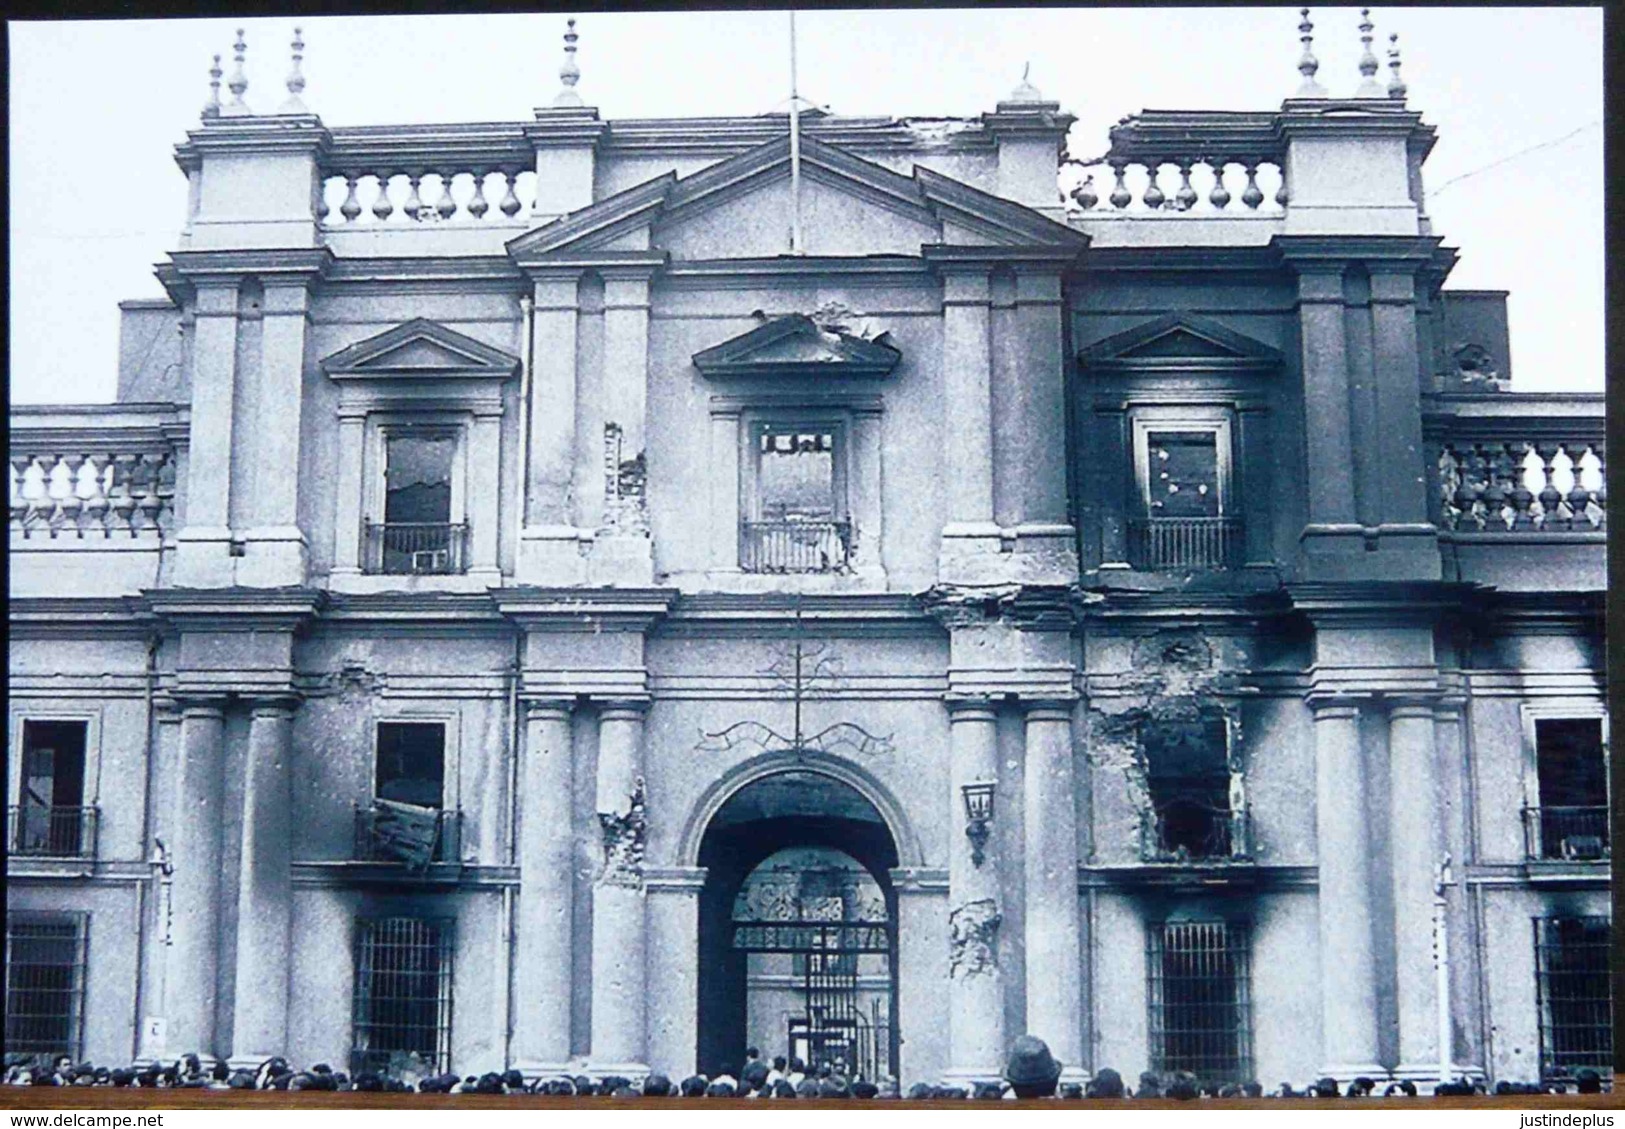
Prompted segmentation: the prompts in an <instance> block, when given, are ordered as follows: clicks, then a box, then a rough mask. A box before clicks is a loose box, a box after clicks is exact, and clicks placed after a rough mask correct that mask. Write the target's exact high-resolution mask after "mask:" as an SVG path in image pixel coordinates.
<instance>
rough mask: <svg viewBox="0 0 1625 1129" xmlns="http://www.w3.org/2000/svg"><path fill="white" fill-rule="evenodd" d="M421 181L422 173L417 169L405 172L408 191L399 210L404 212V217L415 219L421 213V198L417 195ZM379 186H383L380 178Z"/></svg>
mask: <svg viewBox="0 0 1625 1129" xmlns="http://www.w3.org/2000/svg"><path fill="white" fill-rule="evenodd" d="M422 182H423V174H422V173H420V172H418V171H417V170H415V169H414V170H413V171H412V172H409V173H407V174H406V183H407V187H408V191H407V194H406V202H405V203H404V204H402V205H401V212H402V213H403V214H405V216H406V218H407V219H409V220H414V221H415V220H417V219H418V218H419V217H420V216H422V214H423V199H422V197H420V196H419V195H418V185H419V184H421V183H422ZM379 187H380V188H382V187H383V180H382V179H381V178H380V180H379Z"/></svg>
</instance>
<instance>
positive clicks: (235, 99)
mask: <svg viewBox="0 0 1625 1129" xmlns="http://www.w3.org/2000/svg"><path fill="white" fill-rule="evenodd" d="M231 47H232V61H233V65H232V68H231V81H230V82H229V83H227V84H226V85H227V87H228V88H229V89H230V90H231V101H230V102H228V103H226V105H225V107H224V108H223V109H221V111H220V114H221V116H222V117H244V116H246V115H249V114H252V113H253V112H254V111H253V110H251V109H249V108H248V103H247V102H245V101H243V95H244V94H245V93H247V92H248V74H247V72H246V71H244V70H243V57H244V55H245V54H246V53H247V51H248V44H247V42H245V41H244V39H243V29H242V28H238V29H237V42H235V43H233V44H232V45H231Z"/></svg>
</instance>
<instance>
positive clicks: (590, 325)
mask: <svg viewBox="0 0 1625 1129" xmlns="http://www.w3.org/2000/svg"><path fill="white" fill-rule="evenodd" d="M1306 37H1307V32H1306ZM1366 38H1367V40H1369V38H1370V36H1369V32H1368V33H1367V36H1366ZM299 49H300V48H299V46H298V45H297V44H296V48H295V50H296V52H297V51H298V50H299ZM574 50H575V38H574V32H573V30H572V32H571V35H570V36H569V37H568V51H569V52H571V54H569V55H567V56H566V58H567V62H566V66H565V68H564V70H563V72H562V74H563V77H564V86H563V89H562V90H561V92H560V94H559V96H558V97H557V99H556V100H555V101H554V103H553V104H552V105H550V106H547V107H545V108H541V109H537V110H536V111H535V112H534V114H533V116H531V117H529V118H526V119H524V120H518V121H510V122H501V123H482V124H467V125H432V126H411V125H407V126H365V127H345V128H336V127H334V128H330V127H327V126H325V125H323V123H322V121H321V119H320V118H319V117H318V116H317V115H316V114H314V113H313V112H311V111H310V110H309V109H308V108H307V107H306V106H305V104H304V101H303V100H302V95H301V90H302V87H303V85H304V84H303V80H302V79H300V78H298V75H297V60H296V64H295V74H294V77H293V78H291V79H290V80H289V83H288V87H289V89H288V97H287V100H286V101H285V102H283V103H282V104H281V106H280V108H279V109H278V110H277V111H276V112H274V113H273V112H262V111H261V110H251V109H250V107H249V105H248V102H247V101H246V99H245V88H246V85H247V83H246V80H245V79H244V78H243V76H242V69H241V55H242V45H241V42H240V41H239V44H238V56H239V58H238V64H237V69H236V73H234V74H233V75H232V77H231V79H230V80H229V81H228V83H227V86H228V94H227V95H226V96H224V97H222V96H221V95H219V92H218V87H219V75H220V71H219V70H218V68H217V69H216V72H215V84H214V85H215V89H216V95H215V97H213V98H212V99H211V101H210V103H209V105H208V106H207V107H206V108H205V110H204V113H203V118H202V121H201V124H200V125H199V127H198V128H196V129H194V130H192V131H190V132H188V133H187V135H186V139H185V141H184V142H182V143H181V144H180V145H179V146H177V148H176V151H175V158H176V161H177V163H178V165H179V166H180V168H181V170H182V172H183V173H184V175H185V178H186V184H187V193H188V195H187V211H186V216H187V218H186V223H185V226H184V228H183V229H182V231H181V234H180V236H179V239H178V242H177V243H176V244H175V246H174V248H173V249H172V250H171V251H170V252H169V253H168V255H167V257H166V259H165V261H164V262H163V263H162V264H161V265H159V266H158V268H157V274H158V277H159V279H160V280H161V281H162V283H163V286H164V288H165V290H166V291H167V293H168V298H167V299H164V300H157V301H152V300H142V301H132V302H127V303H124V304H123V306H122V311H123V323H122V339H121V348H120V353H121V355H120V368H119V380H118V399H117V402H116V403H112V404H97V405H84V404H80V405H56V406H41V407H36V406H16V407H13V408H12V409H11V423H12V428H11V433H10V468H11V519H10V530H11V531H10V566H11V581H10V595H11V605H10V628H11V646H10V659H9V661H10V690H11V696H10V705H9V730H8V733H9V741H10V746H9V750H10V756H9V758H8V763H9V765H10V769H9V779H8V781H7V787H8V790H9V791H8V820H7V826H8V832H7V845H8V847H9V856H8V861H7V877H8V883H7V886H8V892H7V905H8V910H9V913H8V918H7V942H6V961H7V1002H8V1007H7V1031H6V1043H7V1049H8V1051H14V1052H15V1051H39V1052H42V1053H44V1052H56V1051H65V1052H66V1053H69V1054H72V1055H75V1056H83V1057H86V1058H90V1059H93V1060H95V1061H97V1062H108V1063H111V1062H116V1061H127V1060H128V1059H129V1058H130V1057H131V1056H135V1057H138V1058H157V1057H169V1058H172V1057H174V1056H176V1055H178V1054H180V1053H183V1052H186V1051H189V1050H197V1051H200V1052H203V1053H204V1054H212V1055H216V1056H219V1057H222V1058H229V1059H231V1060H233V1061H251V1062H258V1061H259V1060H261V1059H263V1058H264V1057H266V1056H269V1055H272V1054H282V1055H285V1056H288V1057H289V1058H290V1059H292V1060H295V1061H297V1062H301V1063H310V1062H316V1061H323V1060H325V1061H328V1062H330V1063H333V1064H334V1065H335V1067H337V1068H341V1069H343V1068H349V1069H361V1068H366V1067H377V1068H385V1069H396V1070H405V1069H412V1070H428V1069H447V1068H451V1069H455V1070H457V1071H459V1072H460V1073H468V1072H480V1071H485V1070H489V1069H503V1068H504V1067H507V1066H515V1067H519V1068H521V1069H523V1070H525V1071H527V1072H529V1073H533V1074H534V1073H550V1072H556V1071H558V1070H560V1069H563V1068H566V1067H568V1068H569V1069H571V1070H572V1071H579V1070H582V1069H585V1070H588V1071H591V1072H599V1073H602V1072H610V1071H613V1072H620V1073H636V1072H639V1071H646V1070H649V1069H657V1070H661V1071H664V1072H666V1073H668V1074H671V1075H673V1076H679V1077H680V1076H681V1075H683V1074H686V1073H688V1072H690V1071H692V1070H694V1069H696V1068H698V1069H702V1070H706V1071H715V1070H716V1069H717V1068H718V1067H719V1066H721V1065H722V1064H726V1063H732V1064H733V1065H734V1066H735V1067H737V1066H738V1065H739V1061H740V1056H741V1054H742V1051H743V1048H744V1047H745V1046H746V1045H747V1044H755V1045H758V1046H760V1047H761V1048H762V1050H763V1052H764V1054H766V1055H768V1056H771V1055H773V1054H775V1053H782V1052H784V1051H786V1050H789V1051H792V1052H793V1053H798V1054H800V1055H802V1056H803V1057H805V1058H807V1059H809V1060H810V1061H811V1060H817V1059H829V1060H831V1061H837V1062H844V1063H845V1065H846V1068H847V1069H848V1070H851V1071H861V1072H862V1073H864V1074H865V1075H867V1076H869V1077H872V1078H880V1077H885V1076H892V1077H896V1078H898V1079H900V1080H901V1082H902V1084H903V1085H905V1086H906V1085H908V1084H910V1083H912V1082H915V1081H921V1080H926V1081H934V1080H937V1079H940V1078H944V1077H946V1078H979V1077H992V1076H995V1075H996V1074H997V1073H998V1070H999V1068H1000V1064H1001V1063H1002V1060H1003V1054H1004V1048H1005V1047H1006V1046H1007V1045H1008V1043H1009V1041H1010V1040H1011V1039H1013V1038H1015V1037H1016V1036H1017V1035H1019V1034H1021V1033H1023V1032H1032V1033H1034V1034H1037V1035H1039V1036H1041V1037H1042V1038H1044V1039H1045V1040H1047V1041H1048V1043H1049V1045H1050V1046H1051V1047H1052V1048H1053V1049H1054V1052H1055V1054H1056V1056H1057V1057H1058V1058H1059V1059H1060V1060H1062V1062H1063V1063H1064V1064H1065V1067H1066V1071H1067V1075H1068V1076H1069V1077H1079V1076H1087V1075H1088V1074H1089V1073H1090V1072H1092V1071H1095V1070H1098V1069H1100V1068H1103V1067H1106V1066H1113V1067H1116V1068H1117V1069H1118V1070H1120V1071H1122V1072H1124V1073H1125V1074H1126V1075H1128V1076H1129V1077H1130V1078H1131V1079H1132V1077H1133V1076H1134V1074H1135V1073H1137V1072H1138V1071H1140V1070H1143V1069H1153V1070H1176V1069H1188V1070H1192V1071H1195V1072H1197V1073H1198V1074H1200V1075H1202V1076H1203V1077H1207V1078H1217V1079H1243V1078H1249V1077H1252V1078H1257V1079H1260V1080H1261V1081H1263V1082H1264V1083H1265V1085H1267V1086H1273V1085H1274V1084H1275V1083H1276V1082H1277V1081H1278V1080H1280V1079H1291V1080H1293V1081H1294V1082H1295V1083H1301V1082H1303V1081H1304V1080H1305V1079H1309V1078H1313V1077H1315V1076H1318V1075H1321V1074H1332V1075H1334V1076H1337V1077H1338V1078H1340V1079H1344V1080H1346V1079H1348V1078H1350V1077H1352V1076H1355V1075H1359V1074H1366V1075H1371V1076H1373V1077H1375V1078H1378V1079H1386V1078H1390V1077H1399V1078H1411V1079H1415V1080H1419V1081H1423V1082H1431V1080H1434V1079H1437V1078H1438V1076H1439V1074H1440V1073H1441V1069H1442V1068H1441V1065H1440V1064H1441V1060H1442V1061H1443V1062H1445V1063H1447V1064H1449V1070H1450V1071H1451V1072H1452V1073H1467V1074H1480V1075H1483V1076H1486V1077H1487V1078H1489V1079H1491V1080H1499V1079H1514V1080H1527V1079H1534V1078H1538V1077H1540V1076H1542V1075H1546V1076H1553V1075H1557V1076H1561V1075H1567V1074H1571V1073H1572V1072H1573V1071H1574V1070H1577V1069H1579V1068H1581V1067H1583V1066H1596V1067H1599V1068H1601V1069H1603V1070H1604V1071H1605V1072H1606V1070H1607V1067H1608V1063H1609V1061H1610V1054H1611V1051H1610V1047H1611V1025H1610V1020H1609V1011H1608V973H1607V967H1608V966H1607V951H1608V944H1609V904H1610V903H1609V877H1608V875H1609V869H1608V867H1609V864H1608V857H1609V833H1608V819H1607V805H1608V792H1607V780H1606V776H1607V774H1606V756H1607V753H1606V747H1607V746H1606V740H1607V724H1606V710H1605V704H1604V703H1605V693H1604V691H1605V684H1604V667H1603V596H1604V556H1605V551H1604V540H1605V533H1604V529H1605V521H1604V506H1605V494H1604V488H1603V485H1602V471H1603V464H1604V461H1605V450H1604V437H1603V424H1604V419H1603V404H1602V398H1601V396H1599V395H1579V394H1575V395H1559V394H1544V393H1543V394H1538V395H1535V394H1518V393H1513V392H1510V391H1507V390H1505V389H1504V387H1503V386H1504V384H1505V382H1506V381H1507V380H1508V379H1509V378H1510V375H1511V370H1510V357H1509V348H1508V341H1507V331H1506V317H1505V293H1504V292H1499V291H1494V292H1491V291H1452V290H1450V289H1448V288H1446V287H1445V282H1446V279H1447V277H1448V275H1449V274H1450V271H1451V267H1452V265H1453V262H1454V260H1455V253H1454V251H1453V250H1452V249H1451V248H1450V247H1449V246H1448V245H1447V244H1446V243H1445V242H1444V240H1443V239H1442V238H1441V237H1440V236H1439V235H1436V234H1434V233H1433V231H1432V226H1431V223H1430V221H1429V218H1428V216H1427V214H1426V209H1425V207H1424V200H1425V197H1424V196H1423V192H1422V167H1423V163H1424V161H1425V160H1426V158H1427V156H1428V152H1429V150H1430V149H1431V147H1432V145H1433V143H1434V136H1435V135H1434V130H1433V128H1432V127H1431V126H1430V125H1428V124H1425V123H1424V122H1423V120H1422V117H1421V115H1420V114H1419V113H1418V112H1416V111H1415V110H1413V109H1411V108H1410V107H1409V106H1408V105H1407V103H1406V99H1405V92H1404V87H1403V83H1402V81H1401V80H1400V77H1399V68H1398V58H1397V52H1396V53H1393V62H1392V78H1390V79H1386V80H1384V81H1383V82H1379V81H1378V79H1377V77H1376V72H1377V70H1378V66H1377V61H1376V58H1375V57H1374V56H1373V55H1372V54H1371V52H1370V50H1369V42H1368V43H1367V52H1366V56H1365V65H1364V66H1362V71H1363V72H1364V73H1363V75H1362V76H1361V77H1362V81H1361V84H1360V86H1359V88H1358V89H1357V90H1355V91H1354V92H1353V94H1352V96H1343V95H1342V94H1338V95H1337V96H1333V95H1330V94H1328V93H1327V91H1326V90H1325V89H1324V88H1323V87H1321V86H1320V84H1319V82H1318V81H1317V79H1316V75H1315V65H1314V62H1313V59H1312V58H1310V57H1307V52H1306V59H1305V62H1304V64H1303V66H1302V67H1301V68H1300V69H1302V70H1303V72H1304V86H1303V88H1302V89H1300V90H1299V91H1298V93H1297V95H1296V96H1294V97H1292V98H1289V99H1287V100H1286V101H1284V102H1283V103H1282V104H1281V105H1280V107H1279V108H1278V109H1267V110H1262V111H1259V112H1210V111H1146V112H1143V113H1140V114H1137V115H1132V116H1130V117H1127V118H1124V119H1123V120H1122V122H1121V123H1120V124H1118V125H1117V126H1115V127H1114V128H1113V129H1112V130H1111V131H1110V138H1109V147H1108V148H1107V150H1106V152H1105V154H1104V156H1103V157H1101V158H1099V159H1098V161H1097V162H1096V163H1095V164H1093V165H1086V164H1085V163H1084V162H1082V161H1073V160H1071V159H1070V158H1068V157H1066V155H1065V154H1066V150H1065V144H1066V138H1067V132H1068V128H1069V126H1070V125H1071V123H1072V121H1073V118H1072V117H1071V116H1070V115H1068V114H1067V113H1065V112H1064V111H1063V109H1062V108H1061V106H1060V105H1059V104H1057V103H1055V102H1051V101H1046V100H1045V99H1044V97H1043V95H1042V94H1041V93H1040V92H1039V91H1038V90H1037V89H1035V88H1034V87H1033V86H1032V85H1030V84H1029V83H1028V82H1027V81H1026V80H1023V82H1022V84H1021V86H1020V87H1018V88H1017V89H1016V90H1015V91H1014V92H1013V93H1012V94H1011V95H1010V96H1009V97H1008V98H1007V99H1005V100H1003V101H1000V102H998V103H997V105H996V106H995V108H994V109H992V110H991V111H990V112H987V113H984V114H982V115H980V116H979V117H975V118H969V119H954V120H949V119H919V118H914V119H887V118H854V117H838V116H831V115H828V114H825V113H821V112H818V111H815V110H808V111H803V112H800V113H799V114H798V115H797V117H798V121H797V123H796V127H795V130H794V136H793V137H792V127H791V123H790V120H789V118H788V116H787V115H785V114H778V115H769V116H763V117H751V118H705V119H689V120H669V119H652V120H651V119H646V120H626V121H609V120H604V119H602V118H600V116H599V114H598V112H597V111H596V110H594V109H592V108H591V107H590V106H587V105H585V104H583V99H582V97H581V96H580V94H579V93H578V91H577V88H576V83H577V79H578V75H579V72H578V71H577V69H576V68H575V65H574V62H573V58H574V56H573V52H574ZM1350 78H1351V80H1352V79H1353V78H1354V76H1350ZM1348 85H1349V86H1350V87H1351V88H1352V87H1353V86H1354V83H1353V82H1352V81H1351V82H1350V83H1349V84H1348ZM587 89H590V84H588V87H587ZM280 93H281V92H280V91H279V92H278V96H280ZM260 97H261V98H263V99H264V100H265V101H266V102H270V101H275V100H276V99H274V98H271V97H270V96H268V95H261V96H260ZM1061 186H1064V187H1065V188H1066V189H1067V192H1066V193H1064V194H1063V193H1062V192H1060V191H1059V190H1058V188H1059V187H1061ZM792 229H794V230H792ZM793 239H794V240H795V241H797V243H798V246H797V248H796V250H797V252H798V253H791V251H792V240H793ZM1447 860H1448V863H1447ZM1441 923H1442V927H1443V928H1442V934H1441V932H1440V928H1439V927H1440V925H1441ZM1441 936H1442V940H1443V942H1444V944H1443V946H1442V947H1444V948H1445V949H1447V954H1446V955H1445V959H1444V960H1443V962H1442V963H1441V962H1439V961H1437V960H1436V959H1435V958H1436V955H1437V949H1438V947H1439V946H1436V940H1437V939H1439V938H1441ZM1441 995H1442V997H1443V998H1441ZM1441 1038H1443V1039H1444V1040H1446V1041H1447V1042H1448V1045H1447V1046H1444V1047H1441V1045H1440V1044H1441Z"/></svg>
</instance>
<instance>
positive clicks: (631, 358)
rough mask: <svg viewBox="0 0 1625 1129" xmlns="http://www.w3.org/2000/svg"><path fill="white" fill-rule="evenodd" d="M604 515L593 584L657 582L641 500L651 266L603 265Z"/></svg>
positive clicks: (591, 571) (591, 575)
mask: <svg viewBox="0 0 1625 1129" xmlns="http://www.w3.org/2000/svg"><path fill="white" fill-rule="evenodd" d="M601 273H602V274H603V278H604V384H603V404H604V436H603V441H604V488H605V495H606V496H605V498H604V514H603V519H602V521H601V522H600V523H599V534H598V539H597V541H596V543H595V544H594V546H593V557H592V561H591V564H590V567H589V579H590V580H591V581H592V582H594V583H600V584H602V583H608V584H632V585H639V584H641V585H647V584H651V583H653V581H654V563H653V555H652V546H651V545H650V542H649V515H648V509H647V507H646V505H645V504H644V493H643V491H644V469H643V468H644V467H645V465H646V463H645V459H646V452H645V449H644V447H645V432H644V427H645V422H644V421H645V415H646V410H647V409H646V404H647V400H648V388H649V280H650V277H651V276H652V274H653V269H652V268H651V267H649V266H643V265H639V266H634V267H628V268H615V269H613V270H611V269H605V270H604V271H603V272H601Z"/></svg>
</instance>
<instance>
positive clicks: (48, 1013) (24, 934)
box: [6, 913, 89, 1059]
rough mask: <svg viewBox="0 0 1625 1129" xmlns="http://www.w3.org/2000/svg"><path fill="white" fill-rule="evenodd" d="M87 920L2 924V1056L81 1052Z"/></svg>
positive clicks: (34, 917) (38, 917)
mask: <svg viewBox="0 0 1625 1129" xmlns="http://www.w3.org/2000/svg"><path fill="white" fill-rule="evenodd" d="M88 933H89V915H87V914H82V913H49V914H46V913H11V914H10V915H9V916H8V919H7V921H6V1050H7V1051H8V1052H22V1053H29V1054H47V1055H70V1056H72V1057H73V1058H74V1059H78V1058H79V1057H80V1056H81V1054H82V1051H83V1045H84V1031H85V945H86V939H87V935H88Z"/></svg>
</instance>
